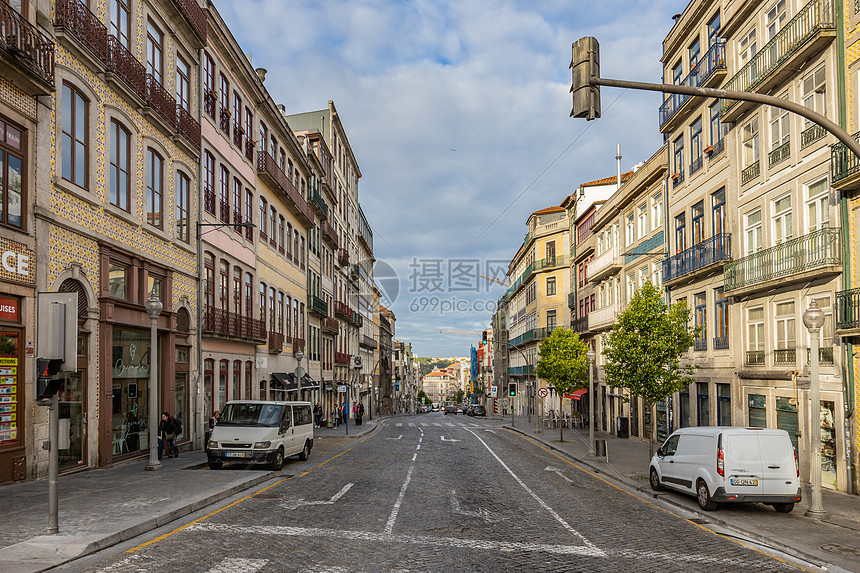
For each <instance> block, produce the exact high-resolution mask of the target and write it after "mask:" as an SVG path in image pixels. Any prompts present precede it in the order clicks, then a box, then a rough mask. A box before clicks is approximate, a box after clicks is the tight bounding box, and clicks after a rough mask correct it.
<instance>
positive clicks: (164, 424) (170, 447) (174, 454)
mask: <svg viewBox="0 0 860 573" xmlns="http://www.w3.org/2000/svg"><path fill="white" fill-rule="evenodd" d="M158 431H159V435H160V436H161V440H162V443H163V444H164V449H165V450H166V451H167V457H168V458H178V457H179V449H178V448H177V447H176V421H175V420H174V419H173V416H171V415H170V414H169V413H167V412H166V411H164V412H162V413H161V424H159V426H158Z"/></svg>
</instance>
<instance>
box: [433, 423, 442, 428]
mask: <svg viewBox="0 0 860 573" xmlns="http://www.w3.org/2000/svg"><path fill="white" fill-rule="evenodd" d="M433 425H434V426H436V427H437V428H441V427H442V424H433Z"/></svg>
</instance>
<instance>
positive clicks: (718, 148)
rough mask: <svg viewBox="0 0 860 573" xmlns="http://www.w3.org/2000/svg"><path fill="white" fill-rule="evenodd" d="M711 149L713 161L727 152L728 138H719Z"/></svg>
mask: <svg viewBox="0 0 860 573" xmlns="http://www.w3.org/2000/svg"><path fill="white" fill-rule="evenodd" d="M711 147H712V148H713V149H711V159H713V158H714V157H716V156H717V155H719V154H720V153H722V152H723V151H725V150H726V138H725V137H721V138H719V139H718V140H717V141H716V142H715V143H714V144H713V145H712V146H711Z"/></svg>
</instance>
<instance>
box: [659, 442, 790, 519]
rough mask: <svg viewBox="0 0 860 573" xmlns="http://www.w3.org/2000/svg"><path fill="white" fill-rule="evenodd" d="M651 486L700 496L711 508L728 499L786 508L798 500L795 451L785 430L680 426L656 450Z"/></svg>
mask: <svg viewBox="0 0 860 573" xmlns="http://www.w3.org/2000/svg"><path fill="white" fill-rule="evenodd" d="M649 474H650V481H651V488H652V489H654V490H656V491H660V490H662V489H663V488H664V487H669V488H672V489H675V490H678V491H681V492H684V493H688V494H692V495H695V496H696V499H697V501H698V502H699V506H700V507H701V508H702V509H704V510H707V511H712V510H714V509H716V508H717V504H718V503H724V502H760V503H765V504H769V505H772V506H773V508H774V509H775V510H776V511H778V512H780V513H788V512H790V511H791V510H792V509H794V504H795V503H797V502H799V501H800V473H799V471H798V467H797V454H796V452H795V451H794V447H793V446H792V445H791V439H790V438H789V436H788V432H786V431H785V430H774V429H770V428H740V427H729V426H699V427H694V428H681V429H680V430H677V431H676V432H674V433H673V434H672V435H671V436H669V438H668V439H667V440H666V442H665V443H664V444H663V445H662V446H661V447H660V448H658V449H657V453H656V454H655V455H654V457H653V458H651V468H650V471H649Z"/></svg>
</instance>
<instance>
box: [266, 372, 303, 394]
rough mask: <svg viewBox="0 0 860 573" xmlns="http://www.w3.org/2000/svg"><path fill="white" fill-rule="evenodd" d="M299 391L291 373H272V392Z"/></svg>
mask: <svg viewBox="0 0 860 573" xmlns="http://www.w3.org/2000/svg"><path fill="white" fill-rule="evenodd" d="M298 389H299V386H298V384H296V377H295V376H293V374H292V373H291V372H272V390H281V391H287V392H295V391H297V390H298Z"/></svg>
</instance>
